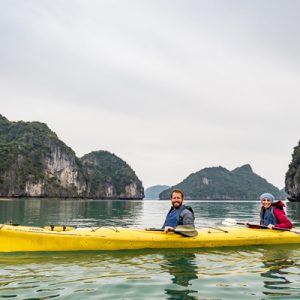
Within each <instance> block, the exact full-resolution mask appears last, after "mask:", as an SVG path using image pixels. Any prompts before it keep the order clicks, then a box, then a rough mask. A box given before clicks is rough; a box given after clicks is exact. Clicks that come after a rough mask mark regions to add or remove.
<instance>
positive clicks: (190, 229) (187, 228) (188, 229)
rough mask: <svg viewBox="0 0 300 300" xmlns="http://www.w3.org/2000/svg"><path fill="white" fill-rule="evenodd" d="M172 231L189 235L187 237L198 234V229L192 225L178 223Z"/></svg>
mask: <svg viewBox="0 0 300 300" xmlns="http://www.w3.org/2000/svg"><path fill="white" fill-rule="evenodd" d="M174 232H176V233H179V234H181V235H184V236H189V237H193V236H197V235H198V231H197V230H196V229H195V227H194V226H192V225H178V226H177V227H176V228H175V229H174Z"/></svg>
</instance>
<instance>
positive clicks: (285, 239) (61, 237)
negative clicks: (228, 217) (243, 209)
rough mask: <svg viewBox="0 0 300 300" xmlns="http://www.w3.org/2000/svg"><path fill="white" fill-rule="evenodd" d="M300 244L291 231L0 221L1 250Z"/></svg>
mask: <svg viewBox="0 0 300 300" xmlns="http://www.w3.org/2000/svg"><path fill="white" fill-rule="evenodd" d="M297 243H299V244H300V234H298V233H294V232H291V231H279V230H271V229H252V228H241V227H211V228H202V229H199V230H198V235H197V236H195V237H185V236H182V235H180V234H177V233H174V232H170V233H168V234H165V233H163V232H160V231H147V230H144V229H134V228H122V227H93V228H73V227H62V226H57V227H53V226H52V227H50V226H48V227H44V228H42V227H29V226H20V225H6V224H2V225H0V252H21V251H26V252H27V251H87V250H125V249H146V248H154V249H159V248H203V247H225V246H226V247H227V246H248V245H267V244H297Z"/></svg>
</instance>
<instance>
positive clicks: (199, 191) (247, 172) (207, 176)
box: [159, 164, 282, 200]
mask: <svg viewBox="0 0 300 300" xmlns="http://www.w3.org/2000/svg"><path fill="white" fill-rule="evenodd" d="M174 188H179V189H181V190H182V191H183V192H184V194H185V198H186V199H204V200H229V199H233V200H256V199H258V197H259V195H260V194H262V193H264V192H269V193H272V194H273V195H274V196H275V197H276V198H277V199H281V198H282V195H281V193H280V191H279V189H278V188H276V187H275V186H274V185H272V184H270V183H268V182H267V181H266V180H265V179H264V178H262V177H260V176H258V175H257V174H255V173H254V172H253V171H252V168H251V166H250V165H249V164H247V165H244V166H241V167H239V168H236V169H234V170H232V171H229V170H227V169H225V168H223V167H213V168H205V169H202V170H200V171H198V172H196V173H193V174H191V175H189V176H188V177H187V178H186V179H184V180H183V181H182V182H181V183H179V184H177V185H175V186H173V187H172V188H170V189H168V190H165V191H163V192H162V193H161V194H160V195H159V198H160V199H169V198H170V192H171V190H172V189H174Z"/></svg>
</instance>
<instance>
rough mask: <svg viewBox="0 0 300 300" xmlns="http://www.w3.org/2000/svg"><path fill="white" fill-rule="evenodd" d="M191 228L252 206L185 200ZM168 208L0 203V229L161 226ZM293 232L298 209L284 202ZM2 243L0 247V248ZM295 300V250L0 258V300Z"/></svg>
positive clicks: (251, 210) (249, 212)
mask: <svg viewBox="0 0 300 300" xmlns="http://www.w3.org/2000/svg"><path fill="white" fill-rule="evenodd" d="M187 203H188V204H189V205H191V206H193V208H194V210H195V214H196V225H197V227H199V228H200V227H207V226H213V225H220V224H221V221H222V220H223V219H225V218H235V219H237V220H251V221H258V210H259V203H258V202H237V201H235V202H214V203H209V202H205V201H199V202H197V201H187ZM169 206H170V203H169V201H100V200H99V201H95V200H94V201H92V200H56V199H51V200H50V199H43V200H39V199H34V200H33V199H17V200H3V199H2V200H0V223H5V222H9V221H12V222H14V223H20V224H23V225H36V226H44V225H49V224H54V225H76V226H95V225H97V226H104V225H115V226H124V227H136V228H144V227H149V226H151V227H160V226H161V225H162V223H163V221H164V217H165V215H166V213H167V211H168V209H169ZM287 214H288V216H289V217H290V218H291V219H293V221H294V222H295V223H296V224H297V225H298V226H300V203H287ZM0 242H1V241H0ZM51 298H54V299H203V300H204V299H211V300H212V299H214V300H217V299H300V245H292V246H286V245H285V246H284V245H281V246H280V245H279V246H257V247H238V248H216V249H193V250H139V251H115V252H76V253H66V252H63V253H22V254H20V253H19V254H0V299H51Z"/></svg>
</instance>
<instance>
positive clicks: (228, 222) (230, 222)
mask: <svg viewBox="0 0 300 300" xmlns="http://www.w3.org/2000/svg"><path fill="white" fill-rule="evenodd" d="M222 224H223V225H227V226H234V225H244V226H248V227H249V228H264V229H268V226H265V225H260V224H250V223H247V224H245V223H243V222H238V221H236V220H235V219H231V218H228V219H225V220H224V221H222ZM272 229H275V230H281V231H291V232H295V233H297V234H300V230H297V229H293V228H292V229H289V228H281V227H273V228H272Z"/></svg>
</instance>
